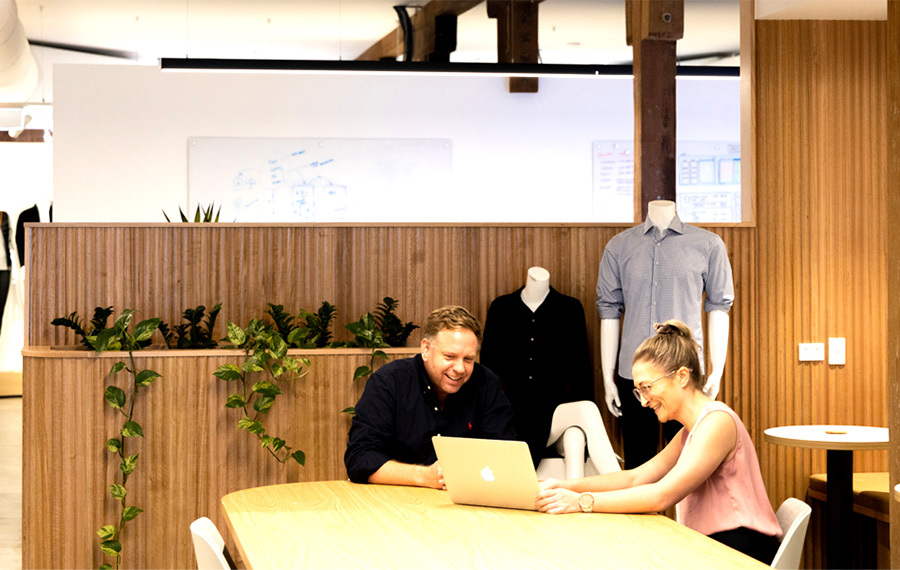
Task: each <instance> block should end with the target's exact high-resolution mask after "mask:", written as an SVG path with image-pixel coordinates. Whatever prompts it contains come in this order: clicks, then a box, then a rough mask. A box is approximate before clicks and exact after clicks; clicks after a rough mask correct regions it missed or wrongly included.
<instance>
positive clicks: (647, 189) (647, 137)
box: [625, 0, 684, 221]
mask: <svg viewBox="0 0 900 570" xmlns="http://www.w3.org/2000/svg"><path fill="white" fill-rule="evenodd" d="M625 10H626V11H625V27H626V30H625V39H626V42H627V43H628V45H630V46H632V48H633V51H634V196H635V206H636V207H639V209H640V219H644V218H646V216H647V205H648V204H649V203H650V202H651V201H653V200H671V201H672V202H674V201H675V187H676V181H677V179H676V169H675V64H676V60H675V44H676V42H677V41H678V40H679V39H681V38H682V37H683V36H684V0H626V1H625ZM635 221H640V220H635Z"/></svg>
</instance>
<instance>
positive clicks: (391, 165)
mask: <svg viewBox="0 0 900 570" xmlns="http://www.w3.org/2000/svg"><path fill="white" fill-rule="evenodd" d="M452 164H453V147H452V144H451V141H450V139H362V138H360V139H356V138H251V137H247V138H243V137H222V138H211V137H196V138H190V139H189V140H188V172H189V176H188V178H189V182H188V204H191V205H192V206H191V207H192V208H194V207H195V206H194V205H200V206H201V207H204V208H205V207H207V206H208V205H209V204H212V203H215V204H216V209H218V208H219V206H220V205H221V217H220V221H227V222H232V221H234V222H241V223H244V222H249V223H258V222H343V221H353V222H383V221H385V220H390V221H398V222H403V221H416V220H419V219H422V217H423V216H422V214H423V212H420V211H418V208H417V207H416V205H417V204H420V203H422V200H417V196H422V194H423V193H424V192H428V193H443V192H444V191H445V190H446V187H447V185H448V184H449V183H450V179H451V173H452ZM438 195H440V194H438Z"/></svg>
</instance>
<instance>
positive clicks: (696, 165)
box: [593, 140, 741, 223]
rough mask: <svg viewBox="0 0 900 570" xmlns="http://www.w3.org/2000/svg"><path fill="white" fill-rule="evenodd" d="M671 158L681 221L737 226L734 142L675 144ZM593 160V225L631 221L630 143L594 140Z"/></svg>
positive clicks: (738, 178) (738, 203) (737, 169)
mask: <svg viewBox="0 0 900 570" xmlns="http://www.w3.org/2000/svg"><path fill="white" fill-rule="evenodd" d="M675 154H676V157H675V168H676V173H675V174H676V185H675V193H676V196H677V198H676V200H677V211H678V217H679V218H681V221H683V222H687V223H737V222H740V221H741V145H740V143H736V142H727V141H678V142H677V143H676V151H675ZM593 156H594V158H593V160H594V162H593V178H594V182H593V186H594V188H593V191H594V196H593V198H594V199H593V202H594V221H595V222H630V221H632V220H633V219H634V141H621V140H620V141H594V142H593Z"/></svg>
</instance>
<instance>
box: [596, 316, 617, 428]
mask: <svg viewBox="0 0 900 570" xmlns="http://www.w3.org/2000/svg"><path fill="white" fill-rule="evenodd" d="M618 352H619V319H601V320H600V373H601V374H602V375H603V390H604V396H605V398H606V407H607V408H609V412H610V413H611V414H612V415H614V416H616V417H617V418H618V417H620V416H621V415H622V401H621V400H620V399H619V390H618V388H616V354H617V353H618Z"/></svg>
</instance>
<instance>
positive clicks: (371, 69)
mask: <svg viewBox="0 0 900 570" xmlns="http://www.w3.org/2000/svg"><path fill="white" fill-rule="evenodd" d="M160 69H162V70H163V71H210V72H235V73H325V74H327V73H339V74H356V75H365V74H388V75H390V74H405V75H496V76H502V77H548V76H591V75H594V76H604V75H619V76H630V75H632V70H631V65H577V64H550V63H536V64H524V63H440V62H416V61H403V62H400V61H355V60H354V61H345V60H289V59H203V58H183V59H181V58H162V59H160ZM675 74H676V75H686V76H715V77H721V76H735V77H737V76H738V75H739V74H740V70H739V68H737V67H692V66H678V67H676V71H675Z"/></svg>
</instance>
